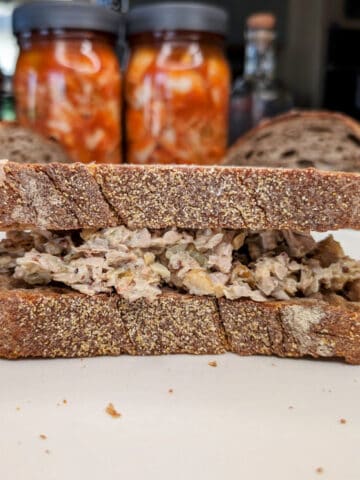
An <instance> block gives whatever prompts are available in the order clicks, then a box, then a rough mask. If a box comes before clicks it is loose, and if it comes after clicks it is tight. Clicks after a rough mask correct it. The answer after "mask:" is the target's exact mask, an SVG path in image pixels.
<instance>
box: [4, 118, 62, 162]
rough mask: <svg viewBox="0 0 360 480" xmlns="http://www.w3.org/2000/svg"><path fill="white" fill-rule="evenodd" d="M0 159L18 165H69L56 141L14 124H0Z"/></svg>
mask: <svg viewBox="0 0 360 480" xmlns="http://www.w3.org/2000/svg"><path fill="white" fill-rule="evenodd" d="M0 159H7V160H10V161H11V162H18V163H45V164H46V163H54V162H57V163H70V161H71V160H70V158H69V156H68V155H67V153H66V152H65V150H64V149H63V148H62V147H61V146H60V144H59V143H58V142H57V141H56V140H51V139H47V138H45V137H43V136H41V135H39V134H37V133H35V132H33V131H32V130H29V129H28V128H24V127H21V126H20V125H17V124H16V123H10V122H0Z"/></svg>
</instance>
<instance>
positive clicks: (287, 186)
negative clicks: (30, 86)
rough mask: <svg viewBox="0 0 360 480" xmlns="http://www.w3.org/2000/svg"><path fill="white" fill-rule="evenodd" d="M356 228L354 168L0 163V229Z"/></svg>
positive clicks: (359, 181) (359, 221)
mask: <svg viewBox="0 0 360 480" xmlns="http://www.w3.org/2000/svg"><path fill="white" fill-rule="evenodd" d="M116 225H126V226H127V227H129V228H132V229H135V228H150V229H160V228H169V227H178V228H186V229H205V228H214V229H216V228H228V229H250V230H269V229H271V230H293V231H299V232H302V231H308V230H314V231H327V230H336V229H340V228H353V229H360V174H356V173H331V172H320V171H317V170H314V169H308V170H298V169H296V170H285V169H269V168H239V167H195V166H194V167H192V166H186V167H185V166H155V165H154V166H133V165H117V166H116V165H87V166H86V165H82V164H70V165H66V164H49V165H19V164H16V163H10V162H3V163H1V164H0V230H26V229H46V230H73V229H85V228H105V227H111V226H116Z"/></svg>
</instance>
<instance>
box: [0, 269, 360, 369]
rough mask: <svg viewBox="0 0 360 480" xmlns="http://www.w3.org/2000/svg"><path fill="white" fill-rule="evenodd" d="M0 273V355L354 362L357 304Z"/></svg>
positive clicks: (358, 349) (358, 341) (359, 339)
mask: <svg viewBox="0 0 360 480" xmlns="http://www.w3.org/2000/svg"><path fill="white" fill-rule="evenodd" d="M22 287H23V286H22V285H21V284H19V283H17V282H15V281H13V280H11V279H9V278H8V277H6V276H2V277H0V357H2V358H7V359H16V358H26V357H46V358H52V357H88V356H97V355H121V354H129V355H160V354H175V353H187V354H221V353H224V352H226V351H229V352H234V353H238V354H240V355H279V356H281V357H302V356H312V357H315V358H318V357H326V358H329V357H336V358H341V359H345V361H346V362H349V363H353V364H360V304H358V303H350V302H345V301H344V302H343V303H342V304H336V303H335V302H330V301H329V302H326V301H319V300H296V301H286V302H281V301H271V302H265V303H257V302H254V301H251V300H238V301H230V300H224V299H220V300H216V299H214V298H211V297H199V296H193V295H185V294H180V293H176V292H174V291H170V290H168V291H166V292H164V293H163V294H162V295H161V296H160V297H158V298H157V299H156V300H154V301H153V302H151V303H149V302H147V301H146V300H144V299H141V300H138V301H136V302H133V303H130V302H128V301H126V300H124V299H121V298H120V297H119V296H118V295H115V294H114V295H96V296H93V297H89V296H86V295H83V294H80V293H77V292H73V291H71V290H69V289H65V288H61V289H60V288H58V289H57V288H28V289H26V288H22Z"/></svg>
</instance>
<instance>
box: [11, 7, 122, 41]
mask: <svg viewBox="0 0 360 480" xmlns="http://www.w3.org/2000/svg"><path fill="white" fill-rule="evenodd" d="M12 22H13V32H14V33H15V34H18V33H22V32H30V31H33V30H94V31H98V32H104V33H111V34H114V35H118V34H119V33H121V28H124V24H123V23H124V22H123V18H122V16H121V15H120V14H119V13H117V12H114V11H112V10H109V9H107V8H104V7H102V6H100V5H89V4H88V3H74V2H65V1H63V0H62V1H54V0H50V1H49V0H46V1H35V2H27V3H24V4H22V5H20V6H19V7H17V8H15V10H14V12H13V17H12Z"/></svg>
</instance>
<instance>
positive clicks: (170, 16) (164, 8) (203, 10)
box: [127, 2, 228, 36]
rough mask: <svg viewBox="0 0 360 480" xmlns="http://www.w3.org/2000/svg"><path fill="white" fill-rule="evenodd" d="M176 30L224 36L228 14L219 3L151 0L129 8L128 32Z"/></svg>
mask: <svg viewBox="0 0 360 480" xmlns="http://www.w3.org/2000/svg"><path fill="white" fill-rule="evenodd" d="M176 30H178V31H180V30H181V31H193V32H207V33H215V34H218V35H222V36H225V35H226V34H227V31H228V14H227V12H226V11H225V10H224V9H222V8H220V7H215V6H212V5H206V4H203V3H187V2H168V3H153V4H150V5H142V6H139V7H135V8H133V9H132V10H130V12H129V15H128V20H127V33H128V34H129V35H133V34H137V33H146V32H153V31H176Z"/></svg>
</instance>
